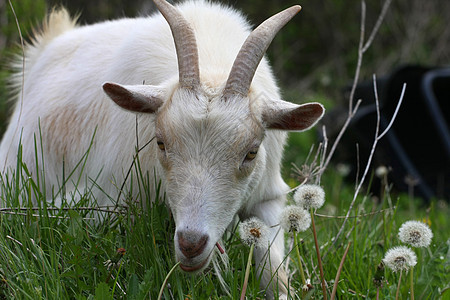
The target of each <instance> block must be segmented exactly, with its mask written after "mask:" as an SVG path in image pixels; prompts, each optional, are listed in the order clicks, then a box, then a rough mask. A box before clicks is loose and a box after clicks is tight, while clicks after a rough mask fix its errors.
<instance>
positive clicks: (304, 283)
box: [294, 232, 306, 286]
mask: <svg viewBox="0 0 450 300" xmlns="http://www.w3.org/2000/svg"><path fill="white" fill-rule="evenodd" d="M294 245H295V252H296V253H297V259H298V268H299V269H300V276H301V278H302V285H303V286H304V285H306V278H305V272H304V271H303V266H302V257H301V255H300V250H299V247H300V246H299V243H298V238H297V232H294Z"/></svg>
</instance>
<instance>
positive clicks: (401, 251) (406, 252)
mask: <svg viewBox="0 0 450 300" xmlns="http://www.w3.org/2000/svg"><path fill="white" fill-rule="evenodd" d="M383 263H384V264H385V265H386V266H387V267H388V268H390V269H392V271H394V272H397V271H400V270H408V269H409V268H412V267H414V266H415V265H416V264H417V256H416V254H415V253H414V251H412V250H411V249H410V248H408V247H406V246H398V247H394V248H391V249H389V250H388V251H387V252H386V255H385V256H384V258H383Z"/></svg>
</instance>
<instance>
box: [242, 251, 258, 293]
mask: <svg viewBox="0 0 450 300" xmlns="http://www.w3.org/2000/svg"><path fill="white" fill-rule="evenodd" d="M253 249H255V243H253V244H252V245H251V246H250V252H249V253H248V260H247V267H246V268H245V277H244V284H243V285H242V293H241V298H240V299H241V300H244V299H245V292H246V291H247V284H248V277H249V275H250V267H251V265H252V256H253Z"/></svg>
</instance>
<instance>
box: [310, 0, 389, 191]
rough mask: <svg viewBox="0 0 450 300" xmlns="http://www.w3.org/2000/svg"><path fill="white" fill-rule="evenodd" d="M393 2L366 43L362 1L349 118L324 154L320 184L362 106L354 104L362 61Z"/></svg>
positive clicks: (364, 12)
mask: <svg viewBox="0 0 450 300" xmlns="http://www.w3.org/2000/svg"><path fill="white" fill-rule="evenodd" d="M391 1H392V0H386V1H385V2H384V4H383V8H382V10H381V13H380V15H379V16H378V19H377V21H376V23H375V26H374V27H373V29H372V31H371V33H370V35H369V38H368V40H367V41H366V42H364V36H365V31H366V28H365V23H366V3H365V2H364V1H361V27H360V37H359V45H358V60H357V63H356V69H355V76H354V78H353V83H352V87H351V91H350V96H349V101H348V116H347V119H346V120H345V122H344V124H343V125H342V128H341V130H340V131H339V133H338V135H337V137H336V139H335V141H334V143H333V145H332V146H331V149H330V152H328V154H327V153H326V151H324V152H323V154H324V155H326V158H325V159H324V160H323V162H321V165H320V170H319V172H318V176H317V178H316V182H317V183H319V182H320V178H321V177H322V174H323V172H324V171H325V170H326V168H327V167H328V165H329V163H330V161H331V158H332V157H333V155H334V152H335V151H336V148H337V146H338V144H339V143H340V141H341V139H342V136H343V135H344V133H345V132H346V130H347V128H348V126H349V124H350V121H351V120H352V119H353V117H354V116H355V114H356V112H357V110H358V108H359V106H360V104H361V99H359V100H358V101H357V102H356V104H354V101H355V100H354V98H355V91H356V87H357V85H358V82H359V77H360V72H361V66H362V61H363V57H364V53H365V52H366V51H367V50H368V49H369V48H370V45H371V44H372V42H373V40H374V38H375V36H376V34H377V32H378V30H379V28H380V26H381V24H382V22H383V20H384V18H385V16H386V13H387V11H388V8H389V5H390V4H391ZM323 132H324V133H325V130H323ZM324 139H325V140H327V139H326V137H325V136H324Z"/></svg>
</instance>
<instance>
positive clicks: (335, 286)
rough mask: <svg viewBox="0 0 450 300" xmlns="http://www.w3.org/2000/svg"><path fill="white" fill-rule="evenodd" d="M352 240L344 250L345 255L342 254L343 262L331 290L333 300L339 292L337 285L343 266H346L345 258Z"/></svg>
mask: <svg viewBox="0 0 450 300" xmlns="http://www.w3.org/2000/svg"><path fill="white" fill-rule="evenodd" d="M351 244H352V242H351V241H350V242H348V245H347V248H346V249H345V251H344V255H343V256H342V259H341V263H340V264H339V268H338V271H337V272H336V278H335V279H334V285H333V291H332V292H331V297H330V299H331V300H334V297H336V292H337V286H338V283H339V277H340V276H341V272H342V268H343V267H344V262H345V258H346V257H347V253H348V250H349V249H350V245H351Z"/></svg>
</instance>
